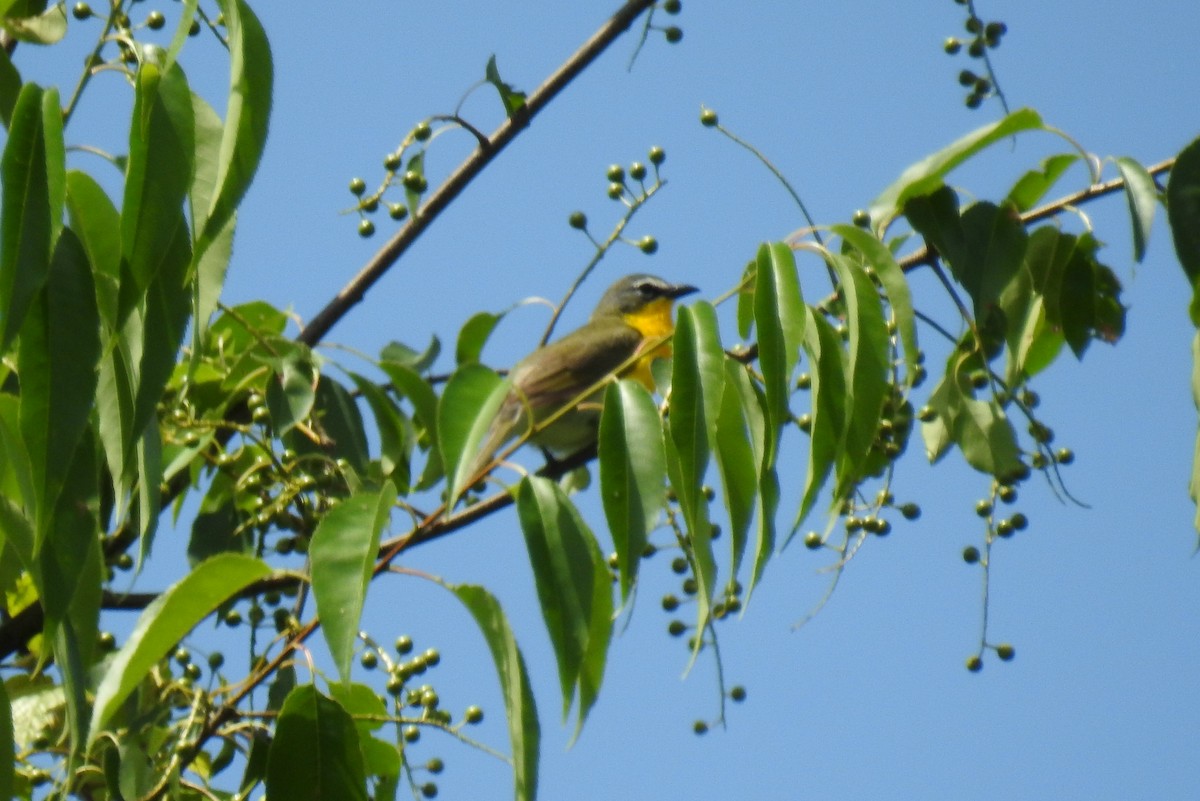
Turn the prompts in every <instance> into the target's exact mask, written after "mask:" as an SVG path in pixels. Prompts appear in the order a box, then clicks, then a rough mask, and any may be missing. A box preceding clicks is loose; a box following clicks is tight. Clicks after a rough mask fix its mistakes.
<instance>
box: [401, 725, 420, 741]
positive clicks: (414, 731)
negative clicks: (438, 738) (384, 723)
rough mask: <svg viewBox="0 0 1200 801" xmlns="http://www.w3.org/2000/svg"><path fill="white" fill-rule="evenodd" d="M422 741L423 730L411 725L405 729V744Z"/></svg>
mask: <svg viewBox="0 0 1200 801" xmlns="http://www.w3.org/2000/svg"><path fill="white" fill-rule="evenodd" d="M420 739H421V730H420V729H419V728H417V727H416V726H413V725H409V726H405V727H404V742H406V743H415V742H416V741H417V740H420Z"/></svg>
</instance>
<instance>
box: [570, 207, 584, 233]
mask: <svg viewBox="0 0 1200 801" xmlns="http://www.w3.org/2000/svg"><path fill="white" fill-rule="evenodd" d="M567 224H568V225H570V226H571V227H572V228H574V229H576V230H578V231H582V230H583V229H584V228H587V215H586V214H584V213H583V212H582V211H573V212H571V216H570V217H567Z"/></svg>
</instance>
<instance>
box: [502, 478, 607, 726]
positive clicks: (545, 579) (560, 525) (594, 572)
mask: <svg viewBox="0 0 1200 801" xmlns="http://www.w3.org/2000/svg"><path fill="white" fill-rule="evenodd" d="M517 514H518V517H519V518H520V521H521V531H522V532H524V534H525V545H526V548H527V549H528V551H529V562H530V564H531V565H532V566H533V575H534V579H535V580H536V584H537V591H538V600H539V602H540V603H541V607H542V617H543V619H544V620H545V622H546V630H547V631H548V632H549V634H550V642H551V644H552V645H553V646H554V655H555V658H556V660H557V662H558V677H559V682H560V684H561V686H562V696H563V718H564V719H565V718H566V717H567V715H568V714H569V713H570V710H571V702H572V700H573V699H574V697H575V691H576V688H578V692H579V718H578V721H577V724H576V734H577V735H578V733H579V730H580V729H582V728H583V723H584V721H585V720H586V719H587V715H588V712H589V711H590V710H591V708H592V705H593V704H594V703H595V702H596V698H597V696H598V695H599V693H600V684H601V681H602V680H603V678H604V664H605V661H606V659H607V656H608V643H609V639H610V638H611V636H612V612H613V607H612V579H611V574H610V573H609V568H608V565H607V563H606V562H605V560H604V555H603V554H602V553H601V552H600V547H599V545H597V544H596V538H595V536H593V534H592V532H591V531H590V530H589V529H588V527H587V524H585V523H584V522H583V518H582V517H580V516H579V512H578V510H576V509H575V506H574V504H572V503H571V501H570V499H569V498H567V496H566V493H565V492H563V490H562V488H561V487H559V486H558V484H557V483H556V482H554V481H551V480H549V479H546V478H540V477H537V476H526V477H525V478H524V479H523V480H522V481H521V486H520V489H519V490H518V493H517Z"/></svg>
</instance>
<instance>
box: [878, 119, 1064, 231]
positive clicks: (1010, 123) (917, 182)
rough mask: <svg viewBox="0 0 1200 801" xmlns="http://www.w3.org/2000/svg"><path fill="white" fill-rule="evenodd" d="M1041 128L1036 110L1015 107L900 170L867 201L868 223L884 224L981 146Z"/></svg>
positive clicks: (937, 185)
mask: <svg viewBox="0 0 1200 801" xmlns="http://www.w3.org/2000/svg"><path fill="white" fill-rule="evenodd" d="M1042 128H1044V125H1043V123H1042V118H1041V117H1040V116H1038V113H1037V112H1036V111H1034V110H1032V109H1018V110H1017V111H1014V112H1012V113H1011V114H1009V115H1008V116H1006V117H1004V118H1003V119H1000V120H997V121H996V122H993V123H991V124H989V125H985V126H983V127H982V128H977V129H976V130H974V131H972V132H971V133H969V134H967V135H966V136H964V137H962V138H961V139H959V140H958V141H956V142H953V143H952V144H950V145H949V146H947V147H945V148H943V149H941V150H939V151H938V152H937V153H934V154H932V155H930V156H927V157H925V158H924V159H922V160H921V161H918V162H917V163H916V164H913V165H912V166H910V167H909V168H908V169H906V170H905V171H904V172H903V173H901V174H900V177H899V178H898V179H896V181H895V182H894V183H893V184H892V185H891V186H889V187H888V188H887V189H885V190H883V193H882V194H880V195H879V197H877V198H875V200H874V201H872V202H871V206H870V209H869V213H870V215H871V221H872V223H873V224H874V225H876V226H880V227H884V226H886V224H887V223H888V222H890V221H891V220H892V218H893V217H895V216H896V215H897V214H898V213H899V212H900V210H901V209H903V208H904V206H905V204H906V203H907V202H908V200H909V199H911V198H914V197H917V196H919V195H926V194H929V193H930V192H932V191H933V190H935V189H937V188H938V187H939V186H941V185H942V180H943V179H944V178H945V177H946V175H948V174H949V173H950V171H951V170H953V169H954V168H955V167H957V166H958V165H959V164H962V163H963V162H964V161H966V160H967V159H969V158H971V157H972V156H974V155H975V154H976V153H979V152H980V151H981V150H984V149H986V148H987V147H989V146H990V145H993V144H995V143H996V142H999V141H1001V140H1004V139H1007V138H1008V137H1010V136H1015V135H1016V134H1018V133H1021V132H1022V131H1030V130H1038V129H1042Z"/></svg>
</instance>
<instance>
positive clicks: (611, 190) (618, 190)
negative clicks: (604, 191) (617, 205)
mask: <svg viewBox="0 0 1200 801" xmlns="http://www.w3.org/2000/svg"><path fill="white" fill-rule="evenodd" d="M623 194H625V187H624V186H622V185H621V184H618V183H611V184H609V185H608V197H609V199H610V200H619V199H620V197H621V195H623Z"/></svg>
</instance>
